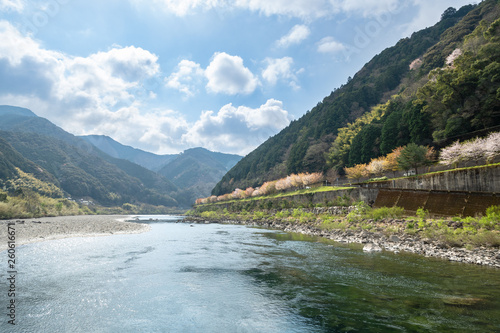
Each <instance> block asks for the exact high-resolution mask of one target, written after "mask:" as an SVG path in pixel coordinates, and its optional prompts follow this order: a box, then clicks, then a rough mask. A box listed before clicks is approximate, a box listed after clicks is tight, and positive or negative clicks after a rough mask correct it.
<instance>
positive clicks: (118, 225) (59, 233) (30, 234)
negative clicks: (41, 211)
mask: <svg viewBox="0 0 500 333" xmlns="http://www.w3.org/2000/svg"><path fill="white" fill-rule="evenodd" d="M128 216H129V215H76V216H56V217H41V218H30V219H12V220H0V252H2V251H5V250H7V249H8V243H7V242H8V239H7V232H8V227H7V225H8V223H11V222H15V244H16V247H19V246H21V245H26V244H31V243H38V242H44V241H49V240H56V239H62V238H73V237H100V236H111V235H116V234H136V233H143V232H147V231H149V230H150V229H151V226H149V225H147V224H144V223H136V222H125V219H126V218H127V217H128Z"/></svg>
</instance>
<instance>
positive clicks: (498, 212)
mask: <svg viewBox="0 0 500 333" xmlns="http://www.w3.org/2000/svg"><path fill="white" fill-rule="evenodd" d="M355 205H356V207H357V209H356V210H354V211H352V212H351V213H349V214H347V215H342V216H334V215H330V214H326V213H325V214H319V215H316V214H313V213H311V212H308V211H306V210H304V209H302V208H295V209H282V210H278V211H274V212H275V213H272V211H269V210H265V209H264V210H261V209H254V210H248V211H247V210H241V211H233V212H229V211H228V209H222V207H220V206H216V205H213V206H209V207H207V206H205V207H197V208H195V209H193V210H192V211H190V214H191V215H194V216H201V217H203V218H207V219H210V218H213V219H220V218H229V219H235V220H242V221H252V220H254V221H255V220H266V221H272V222H286V223H297V224H298V223H300V224H309V225H314V226H316V227H319V228H321V229H323V230H327V231H332V230H368V231H375V230H376V229H378V231H379V232H382V233H383V234H385V235H386V236H390V235H392V234H394V233H402V234H406V235H410V236H412V237H419V238H429V239H431V240H435V241H439V242H441V243H444V244H446V245H447V246H449V247H465V248H467V249H473V248H477V247H480V246H485V247H489V248H498V247H500V206H492V207H490V208H488V210H487V212H486V215H485V216H481V217H466V218H460V217H454V218H447V219H431V218H430V216H429V214H428V212H427V211H425V210H423V209H419V210H418V212H417V213H416V214H415V216H407V215H406V214H405V212H404V210H403V209H402V208H400V207H382V208H377V209H373V208H370V207H369V206H368V205H366V204H364V203H362V202H358V203H356V204H355ZM202 209H204V210H205V211H201V210H202ZM392 219H400V220H401V221H400V222H398V223H396V224H394V223H393V222H391V220H392ZM457 223H458V224H457Z"/></svg>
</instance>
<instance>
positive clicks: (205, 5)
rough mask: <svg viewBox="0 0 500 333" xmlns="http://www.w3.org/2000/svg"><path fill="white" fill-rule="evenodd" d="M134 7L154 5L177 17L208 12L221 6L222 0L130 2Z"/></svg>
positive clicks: (132, 0) (133, 0)
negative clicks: (195, 12)
mask: <svg viewBox="0 0 500 333" xmlns="http://www.w3.org/2000/svg"><path fill="white" fill-rule="evenodd" d="M130 1H131V2H132V3H133V4H135V5H139V6H140V5H144V6H151V5H155V6H157V7H159V8H161V9H162V10H164V11H165V12H168V13H172V14H175V15H177V16H185V15H187V14H190V13H192V12H193V11H195V10H198V9H203V10H208V9H211V8H214V7H218V6H223V5H224V3H225V1H224V0H220V1H219V0H130Z"/></svg>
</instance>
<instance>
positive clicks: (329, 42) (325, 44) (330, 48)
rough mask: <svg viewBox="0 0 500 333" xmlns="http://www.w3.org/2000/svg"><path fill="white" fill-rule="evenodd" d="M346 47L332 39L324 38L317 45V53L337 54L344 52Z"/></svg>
mask: <svg viewBox="0 0 500 333" xmlns="http://www.w3.org/2000/svg"><path fill="white" fill-rule="evenodd" d="M345 49H346V46H345V45H343V44H342V43H339V42H337V41H336V40H335V39H334V38H333V37H331V36H329V37H325V38H323V39H321V40H320V41H319V43H318V52H320V53H337V52H341V51H344V50H345Z"/></svg>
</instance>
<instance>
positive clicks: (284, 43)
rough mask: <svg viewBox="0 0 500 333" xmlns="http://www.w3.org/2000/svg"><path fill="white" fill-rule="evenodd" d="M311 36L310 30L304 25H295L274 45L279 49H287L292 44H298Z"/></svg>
mask: <svg viewBox="0 0 500 333" xmlns="http://www.w3.org/2000/svg"><path fill="white" fill-rule="evenodd" d="M310 34H311V30H309V28H308V27H307V26H305V25H300V24H297V25H296V26H294V27H293V28H292V29H291V30H290V31H289V32H288V34H286V35H285V36H283V37H281V38H280V40H278V41H277V42H276V44H277V45H278V46H280V47H289V46H291V45H294V44H299V43H300V42H302V41H303V40H305V39H306V38H307V37H309V35H310Z"/></svg>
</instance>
